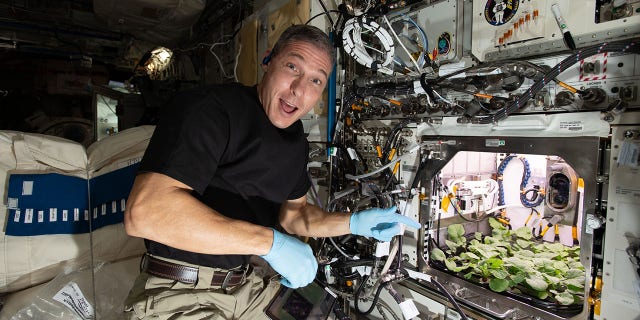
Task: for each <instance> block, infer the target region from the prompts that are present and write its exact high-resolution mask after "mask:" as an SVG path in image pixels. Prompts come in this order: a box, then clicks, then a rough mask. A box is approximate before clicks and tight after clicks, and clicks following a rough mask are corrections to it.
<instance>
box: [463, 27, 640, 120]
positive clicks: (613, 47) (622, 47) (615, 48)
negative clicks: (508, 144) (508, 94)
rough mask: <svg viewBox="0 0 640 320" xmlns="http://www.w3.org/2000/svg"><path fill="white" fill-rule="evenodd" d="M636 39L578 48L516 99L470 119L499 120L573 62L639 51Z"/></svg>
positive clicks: (522, 104) (527, 99)
mask: <svg viewBox="0 0 640 320" xmlns="http://www.w3.org/2000/svg"><path fill="white" fill-rule="evenodd" d="M637 41H638V39H633V40H626V41H616V42H604V43H601V44H599V45H595V46H592V47H587V48H584V49H580V50H577V51H575V53H573V54H572V55H570V56H568V57H567V58H565V59H564V60H562V61H561V62H560V63H558V64H557V65H556V66H554V67H553V68H551V70H549V71H548V72H546V73H545V74H544V77H543V78H542V79H540V80H539V81H537V82H536V83H534V84H533V85H532V86H531V88H529V89H528V90H527V91H526V92H524V93H523V94H521V95H520V96H519V97H518V98H517V99H515V100H514V101H512V102H511V103H510V104H509V105H507V106H506V107H505V108H504V109H501V110H498V111H497V112H496V113H494V114H491V115H487V116H479V117H474V118H472V119H471V122H472V123H476V124H489V123H495V122H497V121H500V120H502V119H504V118H506V117H508V116H509V115H510V114H512V113H513V112H515V111H517V110H518V109H520V108H521V107H524V106H525V105H526V103H527V101H529V100H530V99H531V98H533V97H534V96H535V95H536V93H538V92H539V91H540V90H542V89H543V88H544V87H545V86H546V85H547V84H549V83H550V82H551V81H554V80H553V79H555V78H556V77H557V76H558V75H560V74H561V73H562V72H564V71H565V70H567V69H568V68H569V67H570V66H572V65H574V64H575V63H578V62H580V60H581V59H584V58H587V57H590V56H593V55H596V54H600V53H604V52H623V53H626V52H628V53H636V54H637V53H640V46H638V45H637Z"/></svg>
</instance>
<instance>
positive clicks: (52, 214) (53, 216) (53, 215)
mask: <svg viewBox="0 0 640 320" xmlns="http://www.w3.org/2000/svg"><path fill="white" fill-rule="evenodd" d="M56 221H58V208H49V222H56Z"/></svg>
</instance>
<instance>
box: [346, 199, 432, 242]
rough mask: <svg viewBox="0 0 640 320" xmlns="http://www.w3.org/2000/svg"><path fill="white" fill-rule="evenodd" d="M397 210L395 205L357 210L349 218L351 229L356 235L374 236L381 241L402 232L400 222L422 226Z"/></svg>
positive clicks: (415, 226) (389, 239) (417, 226)
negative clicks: (385, 207)
mask: <svg viewBox="0 0 640 320" xmlns="http://www.w3.org/2000/svg"><path fill="white" fill-rule="evenodd" d="M395 212H396V207H395V206H393V207H391V208H387V209H382V208H372V209H368V210H364V211H360V212H355V213H353V214H352V215H351V218H350V220H349V229H350V230H351V233H353V234H355V235H359V236H365V237H374V238H376V239H377V240H380V241H391V238H393V236H395V235H398V234H400V223H402V224H405V225H408V226H410V227H414V228H420V224H419V223H418V222H416V221H414V220H413V219H411V218H409V217H406V216H403V215H400V214H397V213H395Z"/></svg>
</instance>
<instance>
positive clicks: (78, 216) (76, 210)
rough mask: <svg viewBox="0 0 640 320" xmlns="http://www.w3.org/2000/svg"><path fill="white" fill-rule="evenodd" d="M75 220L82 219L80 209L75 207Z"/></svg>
mask: <svg viewBox="0 0 640 320" xmlns="http://www.w3.org/2000/svg"><path fill="white" fill-rule="evenodd" d="M73 221H80V209H78V208H75V209H73Z"/></svg>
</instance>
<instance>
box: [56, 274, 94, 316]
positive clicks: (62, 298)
mask: <svg viewBox="0 0 640 320" xmlns="http://www.w3.org/2000/svg"><path fill="white" fill-rule="evenodd" d="M53 299H54V300H56V301H58V302H60V303H62V304H63V305H65V306H66V307H67V308H69V309H70V310H73V311H74V312H75V313H76V314H77V315H78V316H80V318H82V319H87V320H88V319H93V306H92V305H91V304H90V303H89V301H88V300H87V298H85V297H84V295H83V294H82V291H81V290H80V287H78V285H77V284H76V283H75V282H69V284H67V285H66V286H65V287H63V288H62V289H60V291H58V293H56V294H55V295H54V296H53Z"/></svg>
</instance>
